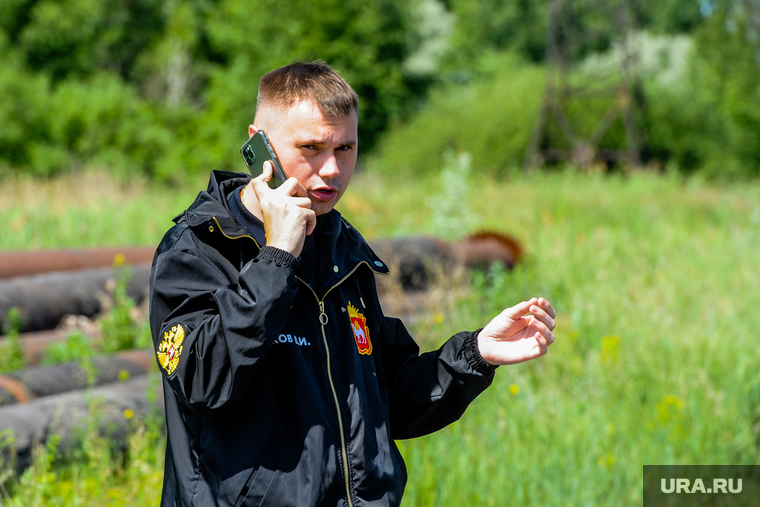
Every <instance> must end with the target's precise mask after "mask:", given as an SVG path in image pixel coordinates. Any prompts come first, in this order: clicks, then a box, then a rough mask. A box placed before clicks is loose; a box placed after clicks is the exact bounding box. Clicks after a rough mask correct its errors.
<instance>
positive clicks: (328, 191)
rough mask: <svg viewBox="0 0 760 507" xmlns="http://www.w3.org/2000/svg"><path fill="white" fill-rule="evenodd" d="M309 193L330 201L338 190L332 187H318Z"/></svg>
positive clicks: (321, 199)
mask: <svg viewBox="0 0 760 507" xmlns="http://www.w3.org/2000/svg"><path fill="white" fill-rule="evenodd" d="M311 194H312V195H313V196H314V197H316V198H317V199H318V200H320V201H324V202H327V201H332V200H333V199H335V197H336V196H337V195H338V191H337V190H336V189H334V188H318V189H316V190H312V191H311Z"/></svg>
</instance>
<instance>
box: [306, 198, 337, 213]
mask: <svg viewBox="0 0 760 507" xmlns="http://www.w3.org/2000/svg"><path fill="white" fill-rule="evenodd" d="M337 203H338V200H337V199H333V200H331V201H314V200H312V201H311V209H312V210H314V213H316V214H317V216H320V215H326V214H327V213H330V212H331V211H332V209H333V208H334V207H335V205H336V204H337Z"/></svg>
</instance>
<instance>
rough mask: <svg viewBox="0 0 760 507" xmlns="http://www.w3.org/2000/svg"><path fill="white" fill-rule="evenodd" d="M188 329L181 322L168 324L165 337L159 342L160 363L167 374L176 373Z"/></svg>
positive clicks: (158, 354)
mask: <svg viewBox="0 0 760 507" xmlns="http://www.w3.org/2000/svg"><path fill="white" fill-rule="evenodd" d="M186 334H187V329H186V328H185V325H184V324H182V323H180V322H175V323H173V324H169V325H168V326H167V329H166V331H164V339H163V340H162V341H161V343H159V344H158V350H157V351H156V355H157V356H158V364H159V365H161V368H163V369H164V371H165V372H166V374H167V375H171V374H172V373H174V370H176V369H177V364H179V356H180V354H182V342H184V341H185V335H186Z"/></svg>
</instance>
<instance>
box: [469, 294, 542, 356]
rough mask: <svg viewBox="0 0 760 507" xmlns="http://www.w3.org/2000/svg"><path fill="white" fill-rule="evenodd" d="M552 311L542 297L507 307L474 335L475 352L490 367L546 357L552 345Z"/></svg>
mask: <svg viewBox="0 0 760 507" xmlns="http://www.w3.org/2000/svg"><path fill="white" fill-rule="evenodd" d="M555 316H556V312H555V311H554V308H552V305H551V304H549V302H548V301H547V300H545V299H544V298H532V299H530V300H529V301H523V302H521V303H518V304H516V305H515V306H513V307H511V308H507V309H506V310H504V311H503V312H501V313H500V314H499V315H497V316H496V317H494V319H493V320H492V321H491V322H490V323H489V324H488V325H487V326H486V327H484V328H483V330H482V331H480V333H479V334H478V350H479V351H480V355H481V356H482V357H483V359H484V360H485V361H486V362H487V363H489V364H492V365H503V364H515V363H522V362H523V361H529V360H531V359H535V358H537V357H540V356H543V355H544V354H546V352H547V349H548V347H549V345H551V344H552V343H554V334H553V333H552V331H553V330H554V326H555V322H554V317H555Z"/></svg>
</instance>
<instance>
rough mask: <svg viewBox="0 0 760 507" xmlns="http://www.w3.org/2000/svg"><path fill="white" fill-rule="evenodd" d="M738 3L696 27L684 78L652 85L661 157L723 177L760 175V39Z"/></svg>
mask: <svg viewBox="0 0 760 507" xmlns="http://www.w3.org/2000/svg"><path fill="white" fill-rule="evenodd" d="M731 5H733V4H731V3H730V2H729V3H726V2H722V3H719V5H718V8H717V9H716V10H715V11H714V12H713V13H712V15H711V16H710V17H709V18H708V19H707V21H706V23H705V24H704V25H703V26H701V27H700V28H699V29H698V30H697V31H695V35H694V52H693V56H692V58H691V60H690V64H691V65H690V66H689V68H688V70H687V72H686V73H685V75H684V77H683V79H682V80H681V81H680V82H678V83H673V84H668V85H664V84H660V85H659V86H658V85H657V84H654V85H653V86H652V87H651V88H652V90H651V93H650V96H651V100H650V111H649V120H648V124H649V129H650V139H651V145H652V150H653V154H654V156H655V157H657V158H659V159H660V160H669V161H671V163H673V164H674V165H676V166H677V167H678V168H680V169H681V170H684V171H687V172H694V171H699V172H701V173H702V174H705V175H708V176H712V177H719V178H730V177H747V176H757V175H758V174H760V141H759V139H760V136H759V135H758V134H759V133H760V106H758V104H760V90H759V89H758V87H757V83H758V81H759V80H760V44H758V42H757V37H756V34H755V32H754V31H753V29H752V28H751V24H750V15H749V14H748V13H745V12H743V11H741V10H737V9H732V8H731V7H730V6H731Z"/></svg>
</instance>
